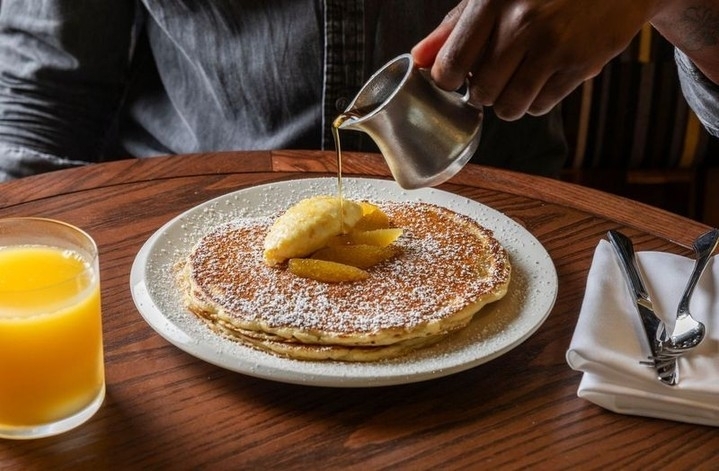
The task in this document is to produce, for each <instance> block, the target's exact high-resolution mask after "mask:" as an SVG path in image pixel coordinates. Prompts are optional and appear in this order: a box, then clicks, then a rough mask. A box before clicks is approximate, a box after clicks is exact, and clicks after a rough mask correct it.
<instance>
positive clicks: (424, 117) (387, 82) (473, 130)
mask: <svg viewBox="0 0 719 471" xmlns="http://www.w3.org/2000/svg"><path fill="white" fill-rule="evenodd" d="M468 99H469V93H466V94H464V95H462V94H460V93H457V92H448V91H445V90H442V89H440V88H439V87H437V86H436V85H435V84H434V82H433V81H432V79H431V78H430V77H429V71H427V70H425V69H420V68H418V67H417V66H416V65H415V64H414V61H413V60H412V56H411V55H410V54H403V55H401V56H398V57H396V58H394V59H393V60H391V61H390V62H388V63H387V64H385V65H384V66H383V67H382V68H381V69H380V70H378V71H377V72H375V74H374V75H372V77H370V79H369V80H368V81H367V83H365V85H364V86H363V87H362V89H361V90H360V91H359V93H358V94H357V96H356V97H355V98H354V100H352V103H350V105H349V106H348V107H347V109H346V110H345V112H344V113H343V114H344V115H345V118H346V119H345V120H344V122H342V124H340V125H339V129H343V130H344V129H347V130H357V131H363V132H365V133H367V134H368V135H369V136H370V137H371V138H372V140H373V141H374V142H375V143H376V144H377V146H378V147H379V150H380V152H382V155H383V156H384V158H385V160H386V162H387V165H388V166H389V169H390V171H391V172H392V176H393V177H394V179H395V180H396V181H397V183H398V184H399V185H400V186H401V187H403V188H407V189H413V188H422V187H427V186H434V185H439V184H440V183H442V182H444V181H446V180H448V179H449V178H451V177H452V176H453V175H455V174H456V173H457V172H459V171H460V170H461V169H462V167H464V165H465V164H466V163H467V161H468V160H469V158H470V157H471V156H472V154H474V151H475V150H476V149H477V146H478V145H479V138H480V134H481V129H482V120H483V116H484V115H483V112H482V109H481V108H476V107H474V106H472V105H471V104H469V102H468Z"/></svg>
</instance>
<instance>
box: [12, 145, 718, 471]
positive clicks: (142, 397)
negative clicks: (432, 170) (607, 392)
mask: <svg viewBox="0 0 719 471" xmlns="http://www.w3.org/2000/svg"><path fill="white" fill-rule="evenodd" d="M344 171H345V174H347V175H362V176H367V175H370V176H379V177H387V175H388V173H387V169H386V167H385V165H384V162H383V160H382V159H381V157H380V156H377V155H369V154H349V155H347V156H346V158H345V161H344ZM334 172H336V165H335V158H334V154H332V153H322V152H309V151H281V152H280V151H276V152H245V153H239V152H238V153H233V152H228V153H208V154H195V155H187V156H177V157H167V158H165V157H162V158H153V159H144V160H128V161H120V162H114V163H108V164H100V165H94V166H88V167H84V168H80V169H72V170H64V171H59V172H54V173H50V174H45V175H39V176H36V177H31V178H26V179H23V180H18V181H13V182H9V183H5V184H2V185H0V217H7V216H43V217H50V218H57V219H61V220H64V221H67V222H69V223H72V224H75V225H78V226H80V227H82V228H84V229H85V230H87V231H88V232H90V233H91V234H92V235H93V236H94V238H95V239H96V241H97V242H98V245H99V247H100V256H101V267H102V295H103V308H104V335H105V355H106V371H107V386H108V393H107V398H106V401H105V404H104V405H103V407H102V408H101V409H100V411H99V412H98V413H97V414H96V415H95V416H94V417H93V418H92V419H91V420H90V421H89V422H87V423H86V424H84V425H82V426H81V427H79V428H77V429H75V430H73V431H70V432H68V433H66V434H63V435H60V436H57V437H51V438H46V439H40V440H34V441H7V440H5V441H0V469H3V470H8V469H13V470H15V469H17V470H30V469H64V468H67V469H283V470H284V469H430V468H431V469H440V468H441V469H478V468H480V469H482V468H493V469H510V468H526V467H529V468H541V469H560V468H571V469H586V468H593V467H596V468H604V467H611V468H632V469H638V468H647V467H650V466H653V467H656V466H659V467H661V466H662V465H666V466H669V465H672V464H675V463H674V461H675V460H679V459H681V460H682V461H681V465H679V466H678V467H679V468H680V469H689V468H697V467H702V466H705V467H714V466H717V463H718V462H719V461H717V458H719V431H717V430H716V429H713V428H710V427H702V426H697V425H689V424H683V423H677V422H670V421H664V420H655V419H649V418H642V417H631V416H623V415H618V414H614V413H611V412H608V411H605V410H603V409H601V408H599V407H597V406H595V405H593V404H591V403H589V402H586V401H584V400H582V399H579V398H577V396H576V391H577V387H578V384H579V380H580V374H579V373H577V372H575V371H572V370H571V369H570V368H569V367H568V366H567V364H566V362H565V359H564V355H565V351H566V350H567V347H568V345H569V341H570V339H571V336H572V333H573V331H574V326H575V323H576V320H577V315H578V313H579V308H580V304H581V301H582V297H583V293H584V284H585V281H586V276H587V271H588V269H589V266H590V263H591V258H592V254H593V251H594V248H595V247H596V245H597V243H598V242H599V240H600V239H601V238H603V237H605V234H606V231H607V230H609V229H619V230H622V231H624V232H625V233H626V234H627V235H629V236H631V237H632V239H633V240H634V241H635V243H636V245H637V248H638V249H639V250H664V251H670V252H675V253H679V254H684V255H689V254H690V253H691V252H690V250H689V249H688V248H687V247H689V246H690V243H691V240H692V238H693V237H694V236H696V235H698V234H699V233H701V232H703V231H705V230H706V227H705V226H703V225H702V224H700V223H698V222H694V221H691V220H688V219H684V218H682V217H679V216H676V215H673V214H670V213H667V212H664V211H662V210H659V209H655V208H651V207H648V206H645V205H642V204H640V203H636V202H633V201H629V200H626V199H621V198H618V197H614V196H611V195H608V194H604V193H600V192H597V191H594V190H591V189H587V188H582V187H579V186H575V185H570V184H566V183H562V182H558V181H554V180H549V179H544V178H538V177H533V176H528V175H523V174H518V173H513V172H508V171H503V170H497V169H490V168H484V167H478V166H472V165H470V166H468V167H466V168H465V169H464V170H463V171H462V172H461V173H460V174H459V175H458V176H457V177H455V178H454V179H453V180H451V181H450V182H449V183H447V184H444V185H442V186H441V187H440V188H442V189H444V190H447V191H450V192H454V193H457V194H461V195H464V196H467V197H469V198H472V199H474V200H476V201H479V202H481V203H483V204H485V205H488V206H490V207H493V208H495V209H497V210H499V211H501V212H503V213H504V214H506V215H507V216H509V217H511V218H513V219H514V220H516V221H518V222H519V223H521V224H522V225H524V226H525V227H526V228H527V229H528V230H529V231H530V232H531V233H532V234H534V236H535V237H537V238H538V239H539V241H540V242H541V243H542V244H543V245H544V247H545V248H546V249H547V251H548V252H549V254H550V255H551V257H552V259H553V260H554V262H555V265H556V268H557V272H558V276H559V293H558V297H557V301H556V304H555V307H554V309H553V310H552V312H551V314H550V316H549V318H548V319H547V321H546V322H545V323H544V324H543V325H542V326H541V327H540V329H539V330H538V332H537V333H536V334H534V335H533V336H532V337H530V338H529V339H528V340H526V341H525V342H524V343H522V344H521V345H520V346H518V347H517V348H515V349H513V350H512V351H510V352H509V353H507V354H505V355H503V356H501V357H499V358H497V359H495V360H492V361H490V362H489V363H486V364H483V365H481V366H478V367H476V368H473V369H471V370H468V371H465V372H462V373H459V374H455V375H452V376H448V377H444V378H439V379H434V380H430V381H426V382H420V383H414V384H406V385H401V386H388V387H380V388H366V389H346V388H321V387H313V386H299V385H292V384H284V383H279V382H273V381H269V380H263V379H257V378H253V377H250V376H245V375H242V374H238V373H234V372H231V371H227V370H224V369H221V368H218V367H215V366H213V365H211V364H208V363H205V362H203V361H201V360H198V359H196V358H194V357H193V356H191V355H189V354H186V353H184V352H183V351H181V350H180V349H178V348H176V347H175V346H173V345H171V344H170V343H168V342H167V341H165V340H164V339H163V338H162V337H160V336H159V335H158V334H157V333H156V332H155V331H154V330H153V329H152V328H150V327H149V326H148V324H146V323H145V321H144V320H143V318H142V317H141V316H140V314H139V313H138V311H137V309H136V308H135V306H134V304H133V301H132V297H131V293H130V288H129V273H130V267H131V265H132V262H133V260H134V257H135V255H136V254H137V252H138V250H139V249H140V247H141V246H142V244H143V243H144V242H145V241H146V240H147V238H148V237H150V236H151V235H152V234H153V233H154V232H155V231H156V230H157V229H158V228H159V227H160V226H161V225H162V224H164V223H165V222H167V221H169V220H170V219H172V218H173V217H174V216H176V215H178V214H179V213H181V212H183V211H185V210H187V209H189V208H191V207H193V206H195V205H197V204H199V203H202V202H204V201H206V200H208V199H211V198H214V197H216V196H219V195H222V194H225V193H228V192H231V191H234V190H237V189H240V188H243V187H248V186H251V185H256V184H260V183H267V182H273V181H280V180H286V179H292V178H300V177H307V176H318V175H332V174H334Z"/></svg>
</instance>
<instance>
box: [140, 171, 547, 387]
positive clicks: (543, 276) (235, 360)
mask: <svg viewBox="0 0 719 471" xmlns="http://www.w3.org/2000/svg"><path fill="white" fill-rule="evenodd" d="M333 191H336V179H334V178H322V179H306V180H293V181H286V182H280V183H274V184H269V185H263V186H257V187H253V188H248V189H245V190H240V191H237V192H234V193H230V194H228V195H225V196H222V197H220V198H217V199H215V200H212V201H208V202H207V203H205V204H203V205H200V206H198V207H196V208H193V209H192V210H190V211H187V212H186V213H183V214H182V215H180V216H178V217H177V218H176V219H174V220H173V221H170V222H169V223H168V224H166V225H165V226H164V227H163V228H161V229H160V230H158V231H157V232H156V233H155V234H154V235H153V236H152V237H151V238H150V239H149V240H148V242H147V243H146V244H145V246H144V247H143V248H142V250H141V251H140V253H139V254H138V256H137V258H136V260H135V264H134V265H133V269H132V273H131V287H132V293H133V299H134V300H135V304H136V305H137V307H138V310H139V311H140V313H141V314H142V315H143V317H144V318H145V319H146V321H147V322H148V323H149V324H150V325H151V326H152V327H153V328H154V329H155V330H156V331H157V332H158V333H160V334H161V335H162V336H163V337H165V338H166V339H167V340H168V341H170V342H171V343H173V344H174V345H176V346H178V347H179V348H181V349H183V350H185V351H187V352H189V353H191V354H193V355H195V356H197V357H198V358H201V359H204V360H206V361H208V362H211V363H214V364H217V365H219V366H222V367H224V368H228V369H231V370H234V371H238V372H241V373H244V374H249V375H253V376H257V377H262V378H269V379H274V380H278V381H285V382H293V383H302V384H313V385H329V386H346V387H350V386H377V385H387V384H398V383H407V382H414V381H421V380H426V379H429V378H433V377H438V376H443V375H447V374H451V373H453V372H456V371H461V370H464V369H467V368H470V367H472V366H475V365H478V364H481V363H484V362H486V361H489V360H491V359H492V358H495V357H496V356H499V355H501V354H503V353H505V352H506V351H508V350H510V349H512V348H514V347H516V346H517V345H519V344H521V342H522V341H523V340H524V339H526V338H527V337H528V336H529V335H531V334H532V333H533V332H534V331H535V330H536V329H537V328H538V327H539V326H540V325H541V323H542V322H543V321H544V319H545V318H546V316H547V315H548V313H549V310H550V309H551V307H552V305H553V303H554V299H555V296H556V271H555V270H554V266H553V264H552V262H551V259H550V258H549V256H548V254H547V253H546V251H545V250H544V249H543V247H542V246H541V244H539V242H538V241H537V240H536V239H535V238H534V237H533V236H532V235H531V234H530V233H529V232H527V231H526V230H525V229H524V228H522V227H521V226H520V225H518V224H516V223H514V222H513V221H512V220H511V219H509V218H506V217H505V216H504V215H502V214H501V213H498V212H497V211H495V210H493V209H491V208H488V207H486V206H483V205H481V204H479V203H476V202H473V201H471V200H468V199H466V198H463V197H460V196H457V195H453V194H450V193H447V192H444V191H441V190H436V189H424V190H412V191H407V190H403V189H401V188H399V187H398V186H397V185H396V184H395V183H394V182H391V181H382V180H374V179H353V178H347V179H345V191H346V197H348V198H353V199H369V200H376V201H377V200H384V201H426V202H430V203H434V204H438V205H440V206H444V207H447V208H449V209H452V210H454V211H457V212H459V213H461V214H466V215H467V216H469V217H471V218H473V219H475V220H476V221H478V222H479V223H480V224H481V225H483V226H485V227H488V228H489V229H491V230H492V231H493V233H494V236H495V237H496V238H497V239H498V240H499V241H500V243H501V244H502V245H503V246H504V247H505V248H506V249H507V251H508V252H509V256H510V259H511V262H512V281H511V284H510V287H509V291H508V293H507V295H506V296H505V298H504V299H502V300H500V301H498V302H496V303H493V304H491V305H489V306H487V307H485V308H484V309H483V310H482V311H481V312H480V314H479V315H478V316H476V317H475V319H474V320H473V321H472V323H471V324H470V325H469V326H468V327H467V328H465V329H463V330H462V331H460V332H459V333H457V334H453V335H452V337H451V338H449V339H447V340H446V341H443V342H441V343H440V344H437V345H435V346H432V347H429V348H426V349H422V350H420V351H417V352H415V353H412V354H410V355H409V356H405V357H401V358H400V359H396V360H389V361H383V362H376V363H350V364H347V363H341V362H337V363H335V362H311V361H296V360H289V359H285V358H279V357H276V356H274V355H271V354H267V353H263V352H260V351H257V350H254V349H252V348H248V347H244V346H242V345H241V344H239V343H237V342H233V341H230V340H226V339H223V338H221V337H219V336H218V335H216V334H215V333H213V332H211V331H209V329H207V327H206V325H205V324H204V323H203V322H202V321H200V320H199V319H197V318H196V317H195V316H194V315H193V314H191V313H189V312H188V311H187V310H186V309H185V308H184V305H183V302H182V298H181V296H180V295H179V293H178V290H177V289H176V287H175V281H174V278H173V266H174V264H175V263H176V262H177V261H178V260H181V259H182V258H184V257H186V256H187V254H188V253H189V252H190V250H191V249H192V247H193V246H194V245H195V244H196V243H197V241H198V240H200V238H201V237H203V236H204V235H206V234H208V233H209V232H211V231H212V230H214V229H216V228H217V227H218V226H219V225H221V224H225V223H228V222H230V221H233V220H237V219H242V218H256V217H267V216H271V215H274V214H277V211H278V208H286V207H288V206H289V205H291V204H293V203H295V202H297V201H299V200H300V199H302V198H306V197H309V196H314V195H317V194H332V192H333ZM423 249H424V250H425V251H431V250H432V246H431V243H429V242H428V243H426V244H425V246H424V247H423ZM413 294H414V295H415V296H417V297H418V298H421V297H423V296H426V297H431V293H429V292H428V291H427V290H426V288H425V287H423V286H421V285H418V286H415V287H413ZM366 302H370V301H366ZM299 305H300V309H302V307H301V305H302V303H301V302H300V303H299Z"/></svg>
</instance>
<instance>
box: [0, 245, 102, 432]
mask: <svg viewBox="0 0 719 471" xmlns="http://www.w3.org/2000/svg"><path fill="white" fill-rule="evenodd" d="M93 263H96V260H95V261H93ZM104 384H105V381H104V368H103V353H102V321H101V313H100V282H99V273H98V270H97V267H96V266H94V267H93V265H91V264H90V263H89V262H88V261H86V260H84V259H83V258H82V257H81V256H80V254H79V253H77V252H74V251H72V250H69V249H60V248H57V247H51V246H43V245H27V246H23V245H17V246H6V247H0V436H3V431H5V433H6V436H7V434H8V433H9V434H10V435H12V430H14V429H23V428H32V427H42V426H43V425H46V424H51V423H53V422H57V421H60V420H63V419H66V418H68V417H71V416H73V415H75V414H78V413H80V412H82V411H83V410H84V409H86V408H87V407H88V405H89V404H91V403H93V401H97V400H98V397H100V396H101V395H104V387H105V386H104ZM99 400H100V401H101V400H102V399H101V397H100V399H99ZM97 407H99V405H98V406H97ZM8 431H10V432H8Z"/></svg>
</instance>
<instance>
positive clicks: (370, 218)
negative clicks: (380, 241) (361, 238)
mask: <svg viewBox="0 0 719 471" xmlns="http://www.w3.org/2000/svg"><path fill="white" fill-rule="evenodd" d="M359 205H360V207H361V208H362V218H361V219H360V220H359V221H358V222H357V224H356V225H355V226H354V230H361V231H369V230H373V229H385V228H387V227H389V216H387V214H385V213H384V211H382V210H381V209H380V207H379V206H377V205H375V204H372V203H369V202H367V201H360V202H359Z"/></svg>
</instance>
